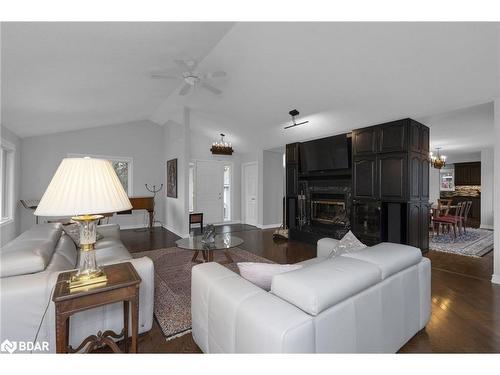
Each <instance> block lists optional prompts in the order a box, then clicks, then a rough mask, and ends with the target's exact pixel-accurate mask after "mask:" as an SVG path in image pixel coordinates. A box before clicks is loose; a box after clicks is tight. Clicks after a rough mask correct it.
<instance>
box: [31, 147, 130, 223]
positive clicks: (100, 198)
mask: <svg viewBox="0 0 500 375" xmlns="http://www.w3.org/2000/svg"><path fill="white" fill-rule="evenodd" d="M131 208H132V205H131V204H130V201H129V199H128V196H127V193H125V190H124V189H123V186H122V184H121V183H120V180H119V179H118V176H117V175H116V172H115V170H114V169H113V166H112V165H111V162H109V160H102V159H92V158H88V157H86V158H67V159H63V160H62V162H61V164H60V165H59V168H57V171H56V173H55V174H54V177H52V181H50V184H49V187H48V188H47V190H46V191H45V193H44V194H43V197H42V199H41V201H40V203H39V204H38V207H37V209H36V210H35V215H37V216H76V215H86V214H90V215H92V214H102V213H109V212H119V211H126V210H130V209H131Z"/></svg>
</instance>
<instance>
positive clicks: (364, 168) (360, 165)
mask: <svg viewBox="0 0 500 375" xmlns="http://www.w3.org/2000/svg"><path fill="white" fill-rule="evenodd" d="M353 186H354V197H356V198H373V199H374V198H376V197H377V191H376V164H375V157H367V158H358V159H355V160H354V163H353Z"/></svg>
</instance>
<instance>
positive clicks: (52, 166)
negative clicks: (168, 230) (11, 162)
mask: <svg viewBox="0 0 500 375" xmlns="http://www.w3.org/2000/svg"><path fill="white" fill-rule="evenodd" d="M163 132H164V129H163V127H161V126H158V125H156V124H154V123H152V122H151V121H147V120H145V121H137V122H130V123H125V124H116V125H109V126H102V127H99V128H93V129H84V130H77V131H71V132H63V133H56V134H50V135H45V136H38V137H30V138H23V139H22V153H21V167H22V177H21V198H24V199H34V198H38V199H39V198H41V197H42V195H43V193H44V192H45V189H46V188H47V186H48V184H49V182H50V180H51V179H52V176H53V175H54V173H55V171H56V169H57V167H58V166H59V163H60V162H61V160H62V159H63V158H65V157H67V156H68V154H71V153H76V154H94V155H106V156H121V157H131V158H133V196H149V195H151V193H149V192H148V191H147V190H146V188H145V186H144V184H146V183H147V184H150V185H153V184H155V185H157V186H158V185H160V184H161V183H162V182H163V181H164V176H165V164H164V162H163V161H164V160H163V155H164V134H163ZM163 195H164V191H163V192H162V194H159V195H157V201H156V211H157V218H159V219H161V218H162V217H163V216H164V215H163V208H164V203H163V202H164V199H163ZM21 212H22V215H21V231H25V230H26V229H28V228H30V227H31V226H32V225H33V224H34V223H35V218H34V216H33V211H28V210H25V209H23V210H22V211H21ZM110 222H117V223H119V224H120V225H121V226H122V227H124V228H126V227H133V226H144V225H147V223H148V219H147V214H146V212H145V211H134V212H133V214H131V215H115V217H114V218H112V219H111V220H110Z"/></svg>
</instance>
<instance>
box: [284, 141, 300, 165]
mask: <svg viewBox="0 0 500 375" xmlns="http://www.w3.org/2000/svg"><path fill="white" fill-rule="evenodd" d="M285 157H286V164H298V163H299V143H290V144H287V145H286V151H285Z"/></svg>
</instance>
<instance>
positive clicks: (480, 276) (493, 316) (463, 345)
mask: <svg viewBox="0 0 500 375" xmlns="http://www.w3.org/2000/svg"><path fill="white" fill-rule="evenodd" d="M217 230H218V231H219V232H228V231H230V232H233V233H235V234H236V235H238V236H239V237H241V238H243V239H244V240H245V243H244V244H243V245H242V246H241V247H242V248H243V249H245V250H248V251H251V252H253V253H255V254H258V255H261V256H263V257H265V258H267V259H270V260H273V261H275V262H277V263H295V262H300V261H302V260H306V259H310V258H312V257H314V256H315V255H316V248H315V246H313V245H309V244H304V243H301V242H297V241H284V242H274V241H273V238H272V233H273V230H272V229H268V230H260V229H258V228H256V227H252V226H248V225H240V224H237V225H226V226H222V227H218V228H217ZM121 236H122V240H123V242H124V244H125V246H126V247H127V248H128V249H129V251H130V252H137V251H144V250H148V249H149V250H153V249H159V248H166V247H171V246H175V240H176V239H178V237H177V236H176V235H174V234H173V233H171V232H169V231H167V230H165V229H162V228H155V229H154V231H153V232H149V231H148V232H140V231H135V230H123V231H121ZM426 256H427V257H428V258H429V259H430V260H431V262H432V315H431V319H430V321H429V323H428V325H427V327H426V328H425V329H424V330H422V331H421V332H419V333H418V334H416V335H415V336H414V337H413V338H412V339H411V340H410V341H409V342H408V343H407V344H406V345H405V346H404V347H403V348H401V350H400V352H402V353H500V285H495V284H492V283H491V281H490V280H491V275H492V273H493V252H490V253H489V254H486V255H485V256H483V257H481V258H471V257H465V256H460V255H454V254H447V253H441V252H437V251H430V252H428V253H427V254H426ZM139 351H140V352H142V353H199V352H200V350H199V348H198V347H197V345H196V344H195V343H194V341H193V338H192V336H191V334H187V335H184V336H181V337H179V338H176V339H173V340H170V341H165V339H164V337H163V334H162V332H161V330H160V327H159V326H158V324H157V323H156V321H155V322H154V324H153V329H152V330H151V331H150V332H148V333H145V334H143V335H141V336H140V338H139Z"/></svg>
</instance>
